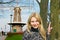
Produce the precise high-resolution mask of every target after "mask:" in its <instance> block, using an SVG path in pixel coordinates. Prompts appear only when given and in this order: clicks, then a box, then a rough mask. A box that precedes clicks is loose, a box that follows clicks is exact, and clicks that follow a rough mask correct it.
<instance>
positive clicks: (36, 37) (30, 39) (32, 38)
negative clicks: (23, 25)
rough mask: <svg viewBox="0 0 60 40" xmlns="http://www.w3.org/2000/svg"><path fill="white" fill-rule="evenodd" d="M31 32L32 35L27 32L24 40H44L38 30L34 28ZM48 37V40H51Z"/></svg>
mask: <svg viewBox="0 0 60 40" xmlns="http://www.w3.org/2000/svg"><path fill="white" fill-rule="evenodd" d="M30 31H31V33H32V34H30V33H29V32H27V31H25V32H24V35H23V40H44V39H43V37H42V36H41V34H39V31H38V29H34V28H32V29H31V30H30ZM46 37H47V40H50V39H49V36H48V35H47V36H46Z"/></svg>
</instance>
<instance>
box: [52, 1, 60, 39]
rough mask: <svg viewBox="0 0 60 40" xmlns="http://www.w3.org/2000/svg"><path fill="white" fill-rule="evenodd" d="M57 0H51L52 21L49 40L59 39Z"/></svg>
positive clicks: (59, 10)
mask: <svg viewBox="0 0 60 40" xmlns="http://www.w3.org/2000/svg"><path fill="white" fill-rule="evenodd" d="M59 5H60V4H59V0H51V22H52V25H51V26H52V27H53V30H52V33H51V40H60V32H59V31H60V27H59V26H60V24H59V20H60V19H59V15H60V14H59V13H60V8H59Z"/></svg>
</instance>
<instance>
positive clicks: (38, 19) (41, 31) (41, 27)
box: [27, 13, 46, 40]
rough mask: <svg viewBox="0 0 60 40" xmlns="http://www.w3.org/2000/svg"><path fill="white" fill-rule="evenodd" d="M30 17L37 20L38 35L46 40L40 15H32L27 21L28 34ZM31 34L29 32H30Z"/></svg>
mask: <svg viewBox="0 0 60 40" xmlns="http://www.w3.org/2000/svg"><path fill="white" fill-rule="evenodd" d="M32 17H35V18H36V19H37V21H38V22H39V27H38V29H39V33H40V34H41V35H42V37H43V38H44V39H45V40H46V32H45V30H44V28H43V23H42V19H41V17H40V15H39V14H38V13H32V14H31V15H30V17H29V19H28V22H27V31H28V32H30V29H31V24H30V22H31V18H32ZM30 33H31V32H30Z"/></svg>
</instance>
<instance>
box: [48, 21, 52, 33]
mask: <svg viewBox="0 0 60 40" xmlns="http://www.w3.org/2000/svg"><path fill="white" fill-rule="evenodd" d="M51 30H52V27H51V22H50V23H49V25H48V29H47V31H48V34H50V32H51Z"/></svg>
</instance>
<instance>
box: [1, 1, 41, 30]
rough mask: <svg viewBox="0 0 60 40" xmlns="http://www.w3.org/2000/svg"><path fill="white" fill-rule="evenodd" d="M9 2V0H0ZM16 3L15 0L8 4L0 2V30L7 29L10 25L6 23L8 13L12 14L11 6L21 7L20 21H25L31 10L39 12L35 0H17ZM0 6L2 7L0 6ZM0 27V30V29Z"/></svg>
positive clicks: (8, 18)
mask: <svg viewBox="0 0 60 40" xmlns="http://www.w3.org/2000/svg"><path fill="white" fill-rule="evenodd" d="M1 1H3V2H9V1H11V0H0V2H1ZM17 2H18V3H16V0H14V1H13V2H11V3H9V4H0V31H2V30H3V31H7V30H8V31H9V30H10V27H9V25H8V24H7V23H8V22H10V14H12V15H13V14H14V12H13V8H14V7H16V5H17V4H18V5H17V6H19V7H20V8H21V19H22V22H27V19H28V16H29V15H30V14H31V13H32V12H37V13H39V12H40V8H39V5H38V3H37V2H36V1H35V0H18V1H17ZM22 6H32V7H31V8H30V7H26V8H25V7H22ZM1 7H2V8H1ZM1 29H2V30H1Z"/></svg>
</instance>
